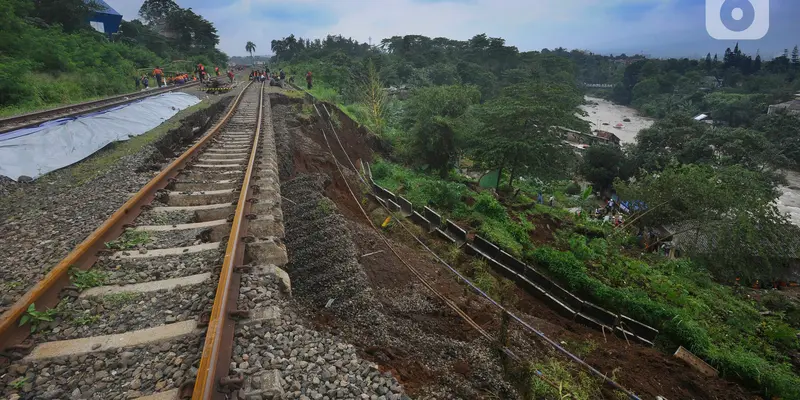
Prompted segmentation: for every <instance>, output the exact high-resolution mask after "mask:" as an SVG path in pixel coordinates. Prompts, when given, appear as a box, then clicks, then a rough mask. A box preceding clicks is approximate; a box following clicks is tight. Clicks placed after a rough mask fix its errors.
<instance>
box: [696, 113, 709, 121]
mask: <svg viewBox="0 0 800 400" xmlns="http://www.w3.org/2000/svg"><path fill="white" fill-rule="evenodd" d="M706 118H708V114H700V115H698V116H696V117H694V118H692V119H693V120H695V121H702V120H704V119H706Z"/></svg>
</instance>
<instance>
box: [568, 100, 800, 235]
mask: <svg viewBox="0 0 800 400" xmlns="http://www.w3.org/2000/svg"><path fill="white" fill-rule="evenodd" d="M586 101H587V102H591V103H592V104H591V105H583V106H581V109H583V110H584V111H586V113H587V114H588V115H587V116H585V117H582V118H583V119H584V120H586V121H588V122H589V123H590V124H591V126H592V130H595V129H599V130H604V131H608V132H612V133H613V134H615V135H617V137H619V138H620V140H621V141H622V143H634V142H636V134H637V133H638V132H639V130H641V129H645V128H649V127H650V126H651V125H653V122H654V120H653V119H651V118H646V117H642V116H640V115H639V113H638V112H637V111H636V110H634V109H632V108H630V107H625V106H621V105H618V104H614V103H612V102H610V101H608V100H605V99H601V98H597V97H590V96H586ZM626 118H627V119H629V120H630V121H629V122H626V121H623V120H624V119H626ZM617 124H622V127H621V128H616V126H617ZM787 180H788V181H789V185H788V186H781V187H779V188H778V189H779V190H780V191H781V192H782V195H781V197H780V198H779V199H778V209H779V210H781V212H784V213H787V214H789V217H790V218H791V220H792V223H794V224H795V225H798V226H800V173H798V172H792V171H789V172H787Z"/></svg>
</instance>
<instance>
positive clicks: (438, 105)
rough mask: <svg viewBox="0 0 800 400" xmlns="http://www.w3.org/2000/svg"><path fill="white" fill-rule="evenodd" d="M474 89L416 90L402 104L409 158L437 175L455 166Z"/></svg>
mask: <svg viewBox="0 0 800 400" xmlns="http://www.w3.org/2000/svg"><path fill="white" fill-rule="evenodd" d="M479 99H480V91H478V89H477V88H476V87H474V86H460V85H452V86H431V87H424V88H419V89H416V90H415V91H414V93H413V95H412V96H411V98H410V99H409V100H408V101H407V103H406V105H405V113H404V116H403V125H404V126H406V127H407V131H408V135H407V136H406V137H405V138H404V140H405V142H406V146H407V151H408V152H409V156H410V157H409V158H410V159H411V160H414V161H416V162H418V163H420V164H426V165H427V166H428V168H430V169H432V170H435V171H437V172H438V173H439V175H440V176H442V177H445V176H447V172H448V171H449V170H450V168H452V167H453V165H455V163H456V161H457V159H458V154H459V151H460V145H459V144H460V143H461V136H462V132H463V131H464V128H465V125H466V118H462V116H463V115H464V114H465V113H466V112H467V109H468V108H469V107H470V106H471V105H473V104H476V103H477V102H478V100H479Z"/></svg>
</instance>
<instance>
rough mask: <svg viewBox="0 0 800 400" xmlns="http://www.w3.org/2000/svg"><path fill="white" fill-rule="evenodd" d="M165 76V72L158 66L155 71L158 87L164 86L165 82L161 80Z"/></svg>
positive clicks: (154, 75)
mask: <svg viewBox="0 0 800 400" xmlns="http://www.w3.org/2000/svg"><path fill="white" fill-rule="evenodd" d="M163 76H164V71H162V70H161V67H160V66H157V67H156V69H154V70H153V77H155V78H156V82H158V87H161V86H163V80H162V79H161V78H162V77H163Z"/></svg>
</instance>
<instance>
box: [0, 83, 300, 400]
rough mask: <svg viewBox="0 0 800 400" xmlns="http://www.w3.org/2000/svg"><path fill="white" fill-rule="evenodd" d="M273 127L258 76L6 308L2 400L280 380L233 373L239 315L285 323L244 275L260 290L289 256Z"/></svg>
mask: <svg viewBox="0 0 800 400" xmlns="http://www.w3.org/2000/svg"><path fill="white" fill-rule="evenodd" d="M273 135H274V134H273V132H272V125H271V110H270V105H269V97H268V96H267V95H266V94H265V93H264V90H263V86H262V85H258V84H250V85H248V86H247V87H246V88H245V89H243V91H242V92H241V93H240V94H239V95H238V96H237V98H236V99H235V100H234V102H233V104H232V106H231V108H230V110H229V111H228V112H227V113H226V115H225V116H224V117H223V118H222V120H221V121H220V122H218V123H217V124H216V125H215V126H214V127H212V128H211V129H210V132H208V133H207V134H206V135H204V136H203V137H202V138H201V139H200V140H199V141H198V142H197V143H196V144H194V145H193V146H192V147H191V148H189V149H188V150H187V151H186V152H185V153H184V154H182V155H181V156H180V157H179V158H178V159H176V160H175V161H173V162H172V163H170V164H169V165H168V166H166V167H165V168H164V169H163V170H162V171H161V172H160V173H159V174H158V175H157V176H156V177H155V178H153V180H151V181H150V182H149V183H148V184H147V185H145V186H144V187H143V188H142V189H141V190H140V191H139V192H137V193H136V194H134V195H133V196H132V197H131V198H130V199H129V200H128V201H127V202H126V203H125V204H124V205H123V206H122V207H121V208H120V209H119V210H118V211H117V212H115V213H114V214H113V215H112V216H111V217H109V219H108V220H106V221H105V222H104V223H103V225H102V226H100V227H99V228H97V230H96V231H95V232H93V233H92V234H91V235H90V236H89V237H88V238H87V239H86V240H85V241H84V242H83V243H81V244H80V245H79V246H78V247H77V248H76V249H75V250H73V251H72V252H71V253H70V254H69V255H68V256H67V257H66V258H65V259H64V260H62V261H61V262H60V263H59V264H58V265H57V266H56V267H54V268H53V270H51V271H50V273H49V274H48V275H47V276H46V277H45V278H44V279H43V280H42V281H41V282H39V283H38V284H37V285H36V286H35V287H34V288H33V289H31V290H30V291H29V292H27V293H26V294H25V295H24V296H23V297H22V298H21V299H19V300H18V301H17V302H16V303H15V304H14V306H13V307H12V308H11V309H10V310H8V311H7V312H6V313H4V314H3V315H2V316H0V351H2V352H1V353H0V376H3V377H4V378H5V382H6V383H8V384H7V385H6V388H5V389H4V392H0V398H3V397H4V396H5V398H9V399H62V398H75V399H136V398H141V399H147V400H160V399H188V398H191V399H223V398H236V397H237V396H238V395H239V394H240V393H241V394H242V395H244V394H245V392H244V390H248V391H250V392H252V391H253V390H255V392H258V393H260V392H263V390H265V386H266V385H269V382H262V379H268V377H264V376H256V377H255V378H253V377H251V376H249V375H246V372H247V371H244V370H243V369H241V368H239V369H237V370H235V371H233V374H231V373H232V371H231V359H232V358H231V354H232V352H233V348H234V345H233V344H234V339H235V335H237V334H238V333H235V332H234V328H235V327H236V326H237V323H236V321H237V320H239V319H242V318H246V319H248V322H253V323H256V324H260V323H265V322H266V321H267V320H269V319H270V318H274V313H271V310H270V309H269V308H260V307H259V304H260V303H259V302H257V301H256V302H254V301H247V300H248V299H249V300H253V298H254V296H248V297H245V296H244V295H240V293H239V291H240V285H241V284H242V281H241V280H242V275H244V282H245V286H246V287H245V290H246V291H250V290H251V289H252V290H253V291H255V289H256V288H255V287H252V288H251V287H249V286H253V282H259V281H260V280H263V278H264V277H265V276H271V275H274V274H275V267H274V266H275V265H282V264H285V263H286V251H285V249H284V247H283V245H281V244H280V238H281V237H282V236H283V224H282V215H281V212H280V194H279V182H278V176H277V163H276V153H275V143H274V137H273ZM248 282H249V283H248ZM248 285H249V286H248ZM262 289H263V288H260V289H259V290H262ZM254 293H255V292H254ZM254 293H248V294H254ZM259 293H260V292H259ZM243 300H245V301H243ZM247 305H249V306H250V307H252V308H249V309H241V308H243V307H245V306H247ZM241 325H242V324H239V326H241ZM245 329H246V328H245ZM238 361H239V362H240V363H239V367H242V364H241V359H239V360H238ZM233 366H236V364H235V363H234V364H233ZM253 379H256V380H257V381H258V382H257V384H256V385H255V386H253V385H251V381H252V380H253ZM273 383H275V382H273ZM276 384H277V385H278V387H279V385H280V383H279V382H277V383H276ZM242 398H243V397H242Z"/></svg>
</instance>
